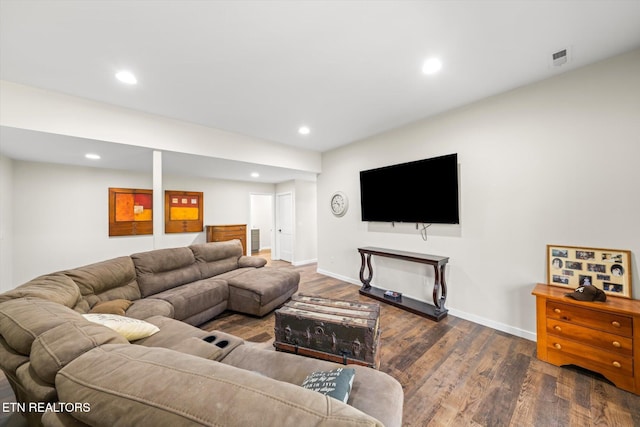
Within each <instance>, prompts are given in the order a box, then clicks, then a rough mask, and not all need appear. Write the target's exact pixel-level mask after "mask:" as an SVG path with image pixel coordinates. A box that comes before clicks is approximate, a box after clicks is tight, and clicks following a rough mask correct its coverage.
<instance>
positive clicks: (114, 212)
mask: <svg viewBox="0 0 640 427" xmlns="http://www.w3.org/2000/svg"><path fill="white" fill-rule="evenodd" d="M141 234H153V190H141V189H136V188H109V236H137V235H141Z"/></svg>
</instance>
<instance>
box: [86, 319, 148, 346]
mask: <svg viewBox="0 0 640 427" xmlns="http://www.w3.org/2000/svg"><path fill="white" fill-rule="evenodd" d="M83 316H84V318H85V319H87V320H89V321H90V322H95V323H99V324H101V325H104V326H106V327H108V328H111V329H113V330H114V331H116V332H118V333H119V334H120V335H122V336H123V337H125V338H126V339H127V340H129V341H135V340H139V339H142V338H146V337H150V336H151V335H153V334H155V333H156V332H159V331H160V328H158V327H157V326H156V325H153V324H151V323H149V322H145V321H144V320H139V319H132V318H130V317H124V316H118V315H116V314H103V313H89V314H83Z"/></svg>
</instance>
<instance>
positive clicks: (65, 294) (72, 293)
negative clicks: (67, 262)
mask: <svg viewBox="0 0 640 427" xmlns="http://www.w3.org/2000/svg"><path fill="white" fill-rule="evenodd" d="M25 297H33V298H40V299H43V300H47V301H53V302H56V303H58V304H62V305H64V306H67V307H74V306H75V305H76V304H77V303H78V301H80V300H81V299H82V295H81V293H80V289H79V288H78V286H77V285H76V284H75V282H74V281H73V280H71V279H70V278H69V277H67V276H66V275H64V274H62V273H51V274H46V275H44V276H40V277H37V278H35V279H33V280H30V281H29V282H27V283H25V284H23V285H20V286H18V287H17V288H15V289H12V290H10V291H8V292H5V293H3V294H0V302H3V301H9V300H11V299H16V298H25Z"/></svg>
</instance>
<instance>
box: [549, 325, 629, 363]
mask: <svg viewBox="0 0 640 427" xmlns="http://www.w3.org/2000/svg"><path fill="white" fill-rule="evenodd" d="M547 333H548V334H549V339H553V338H552V337H551V336H552V335H553V336H558V337H561V338H565V339H570V340H573V341H578V342H580V343H583V344H587V345H591V346H594V347H599V348H601V349H602V350H605V351H610V352H612V353H615V354H620V355H624V356H633V340H632V339H631V338H628V337H623V336H620V335H615V334H610V333H608V332H601V331H594V330H593V329H590V328H586V327H584V326H580V325H576V324H573V323H568V322H563V321H561V320H555V319H547Z"/></svg>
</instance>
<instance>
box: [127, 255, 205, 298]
mask: <svg viewBox="0 0 640 427" xmlns="http://www.w3.org/2000/svg"><path fill="white" fill-rule="evenodd" d="M131 259H132V260H133V263H134V265H135V268H136V274H137V277H138V285H139V286H140V293H141V295H142V297H148V296H150V295H154V294H157V293H159V292H162V291H166V290H167V289H171V288H175V287H176V286H180V285H184V284H186V283H191V282H195V281H196V280H200V278H201V274H200V270H199V269H198V267H197V266H196V264H195V262H196V259H195V257H194V255H193V252H191V249H189V248H171V249H158V250H155V251H149V252H141V253H137V254H133V255H131Z"/></svg>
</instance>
